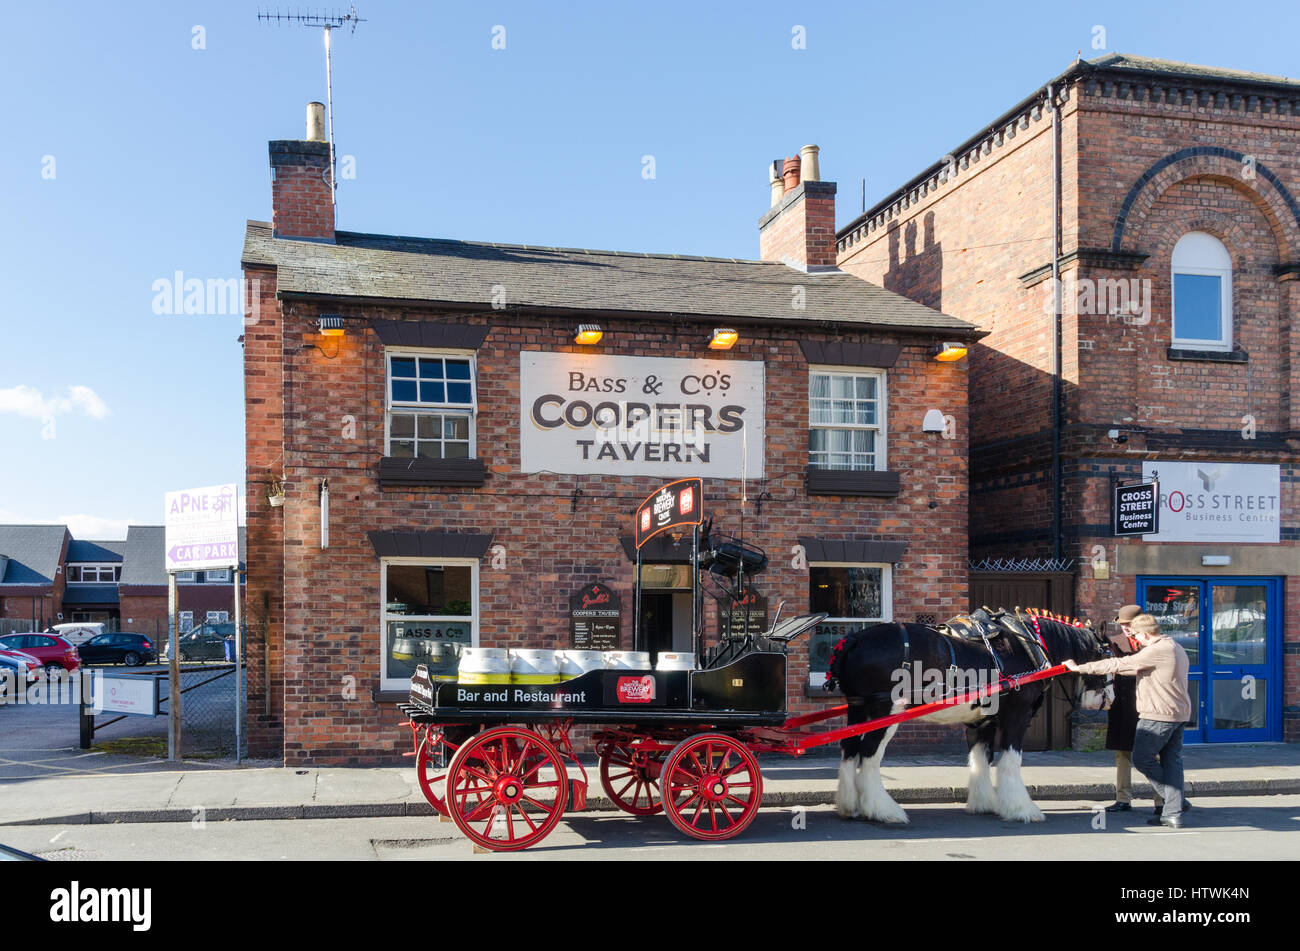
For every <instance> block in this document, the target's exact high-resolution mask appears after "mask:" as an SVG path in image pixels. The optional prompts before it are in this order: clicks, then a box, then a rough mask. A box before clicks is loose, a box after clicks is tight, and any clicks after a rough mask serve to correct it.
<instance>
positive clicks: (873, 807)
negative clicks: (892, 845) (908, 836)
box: [858, 794, 911, 825]
mask: <svg viewBox="0 0 1300 951" xmlns="http://www.w3.org/2000/svg"><path fill="white" fill-rule="evenodd" d="M858 812H859V813H860V815H861V817H862V818H863V819H866V820H867V821H868V822H886V823H889V824H891V825H897V824H905V823H907V822H910V821H911V820H910V819H908V818H907V813H906V812H904V811H903V807H902V806H900V805H899V804H898V803H896V802H894V800H893V799H891V798H890V797H889V795H888V794H886V795H884V796H883V797H882V796H872V797H870V798H868V797H867V796H863V797H862V798H861V799H859V800H858Z"/></svg>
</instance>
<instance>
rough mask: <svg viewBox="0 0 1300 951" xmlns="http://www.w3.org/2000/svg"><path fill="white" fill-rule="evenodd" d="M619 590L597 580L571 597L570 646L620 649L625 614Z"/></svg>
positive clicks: (595, 649) (601, 649)
mask: <svg viewBox="0 0 1300 951" xmlns="http://www.w3.org/2000/svg"><path fill="white" fill-rule="evenodd" d="M620 608H621V605H620V603H619V597H618V593H617V592H615V591H614V589H613V588H611V587H610V586H609V585H607V584H605V582H603V581H595V582H592V583H591V584H589V585H587V586H586V587H585V588H583V589H582V590H581V591H578V592H577V593H576V594H574V595H572V596H570V598H569V646H570V647H572V648H573V649H574V650H581V651H616V650H618V642H619V639H618V635H619V621H620V618H621V616H622V612H621V610H620Z"/></svg>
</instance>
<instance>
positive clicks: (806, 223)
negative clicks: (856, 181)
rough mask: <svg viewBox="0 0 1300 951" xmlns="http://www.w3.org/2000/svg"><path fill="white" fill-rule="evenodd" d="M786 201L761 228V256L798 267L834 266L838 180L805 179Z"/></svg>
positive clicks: (786, 196)
mask: <svg viewBox="0 0 1300 951" xmlns="http://www.w3.org/2000/svg"><path fill="white" fill-rule="evenodd" d="M782 201H783V204H782V205H779V206H778V207H780V209H781V210H780V212H779V213H778V214H777V215H776V216H774V217H773V218H772V219H771V220H769V221H767V222H766V223H765V224H764V225H763V227H761V228H760V230H759V234H758V247H759V257H760V258H761V259H762V260H764V261H781V262H784V263H786V264H792V265H795V266H796V267H834V266H835V183H834V182H805V183H803V184H801V185H799V186H797V187H796V188H795V189H792V190H791V191H789V192H787V193H786V194H785V197H784V199H783V200H782ZM787 201H788V202H789V204H784V202H787Z"/></svg>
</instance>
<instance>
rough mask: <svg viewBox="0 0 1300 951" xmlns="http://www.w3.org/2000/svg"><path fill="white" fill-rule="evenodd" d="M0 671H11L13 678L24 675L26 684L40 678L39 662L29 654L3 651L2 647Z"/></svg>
mask: <svg viewBox="0 0 1300 951" xmlns="http://www.w3.org/2000/svg"><path fill="white" fill-rule="evenodd" d="M0 669H3V670H11V671H13V676H14V677H18V676H23V675H25V677H26V682H27V683H29V684H30V683H32V682H33V681H35V680H39V679H40V677H41V662H40V661H39V660H37V659H36V658H35V657H33V656H32V655H31V654H24V653H23V652H22V651H11V650H5V649H4V648H3V647H0Z"/></svg>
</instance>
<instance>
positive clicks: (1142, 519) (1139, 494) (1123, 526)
mask: <svg viewBox="0 0 1300 951" xmlns="http://www.w3.org/2000/svg"><path fill="white" fill-rule="evenodd" d="M1158 531H1160V483H1159V482H1137V483H1134V484H1133V485H1117V486H1115V504H1114V506H1113V507H1112V509H1111V532H1112V533H1113V534H1114V535H1116V536H1124V535H1151V534H1154V533H1156V532H1158Z"/></svg>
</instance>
